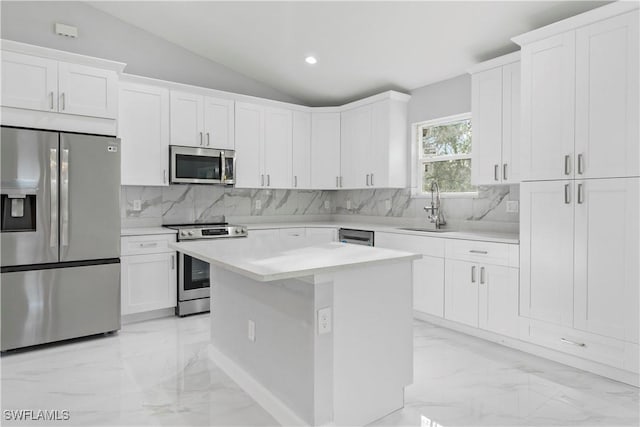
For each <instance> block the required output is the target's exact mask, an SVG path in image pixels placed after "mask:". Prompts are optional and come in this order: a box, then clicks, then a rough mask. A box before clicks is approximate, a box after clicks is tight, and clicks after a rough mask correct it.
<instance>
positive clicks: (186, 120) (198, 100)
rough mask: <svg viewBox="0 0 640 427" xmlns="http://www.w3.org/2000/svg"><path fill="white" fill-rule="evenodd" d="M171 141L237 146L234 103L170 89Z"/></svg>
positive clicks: (197, 144) (196, 145)
mask: <svg viewBox="0 0 640 427" xmlns="http://www.w3.org/2000/svg"><path fill="white" fill-rule="evenodd" d="M171 144H172V145H183V146H191V147H202V148H217V149H225V150H233V149H234V102H233V101H232V100H228V99H220V98H214V97H211V96H207V95H203V94H199V93H195V92H182V91H178V90H172V91H171Z"/></svg>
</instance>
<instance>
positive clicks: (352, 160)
mask: <svg viewBox="0 0 640 427" xmlns="http://www.w3.org/2000/svg"><path fill="white" fill-rule="evenodd" d="M408 99H409V97H408V95H403V94H393V95H391V96H390V97H389V98H388V99H384V100H381V101H377V102H373V103H371V104H366V105H362V106H358V107H355V108H352V109H349V110H346V111H343V112H342V113H341V148H340V157H341V159H340V160H341V165H342V168H341V178H342V180H341V181H342V182H341V185H340V187H341V188H345V189H347V188H389V187H392V188H395V187H397V188H400V187H404V186H406V182H407V175H408V172H407V140H406V138H407V133H406V128H407V109H406V103H407V101H408Z"/></svg>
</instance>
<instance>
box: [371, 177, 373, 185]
mask: <svg viewBox="0 0 640 427" xmlns="http://www.w3.org/2000/svg"><path fill="white" fill-rule="evenodd" d="M371 186H372V187H373V174H371Z"/></svg>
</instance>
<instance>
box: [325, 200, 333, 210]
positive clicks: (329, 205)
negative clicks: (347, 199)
mask: <svg viewBox="0 0 640 427" xmlns="http://www.w3.org/2000/svg"><path fill="white" fill-rule="evenodd" d="M330 207H331V203H329V201H328V200H325V201H324V208H325V209H329V208H330Z"/></svg>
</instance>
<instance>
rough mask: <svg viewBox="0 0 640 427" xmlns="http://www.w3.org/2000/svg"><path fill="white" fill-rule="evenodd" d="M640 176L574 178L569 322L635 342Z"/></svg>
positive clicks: (639, 277)
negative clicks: (572, 285)
mask: <svg viewBox="0 0 640 427" xmlns="http://www.w3.org/2000/svg"><path fill="white" fill-rule="evenodd" d="M639 183H640V178H620V179H596V180H586V181H578V182H577V186H578V188H577V191H578V193H579V194H578V195H577V197H576V198H577V201H576V212H575V236H576V237H575V316H574V320H575V325H574V326H575V327H576V328H577V329H580V330H583V331H587V332H593V333H596V334H600V335H605V336H608V337H612V338H617V339H620V340H626V341H632V342H638V323H640V319H639V317H638V298H639V296H640V295H639V293H638V287H640V250H639V245H640V243H639V242H638V236H639V235H640V226H639V224H640V220H639V219H638V218H640V209H639V206H638V205H639V203H640V201H639V200H638V198H639V195H640V185H639Z"/></svg>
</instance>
